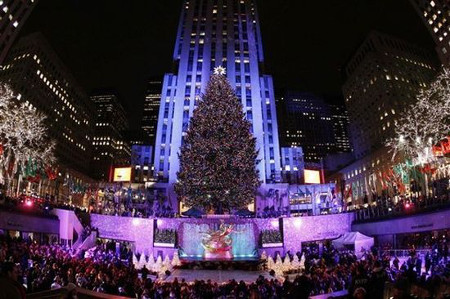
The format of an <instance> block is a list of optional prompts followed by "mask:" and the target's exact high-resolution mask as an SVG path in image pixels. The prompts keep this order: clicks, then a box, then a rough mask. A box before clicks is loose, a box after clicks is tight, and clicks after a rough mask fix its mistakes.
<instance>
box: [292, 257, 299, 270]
mask: <svg viewBox="0 0 450 299" xmlns="http://www.w3.org/2000/svg"><path fill="white" fill-rule="evenodd" d="M291 267H292V269H295V270H297V269H299V268H300V261H299V259H298V255H296V254H294V259H293V260H292V263H291Z"/></svg>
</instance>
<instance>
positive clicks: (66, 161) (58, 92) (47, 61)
mask: <svg viewBox="0 0 450 299" xmlns="http://www.w3.org/2000/svg"><path fill="white" fill-rule="evenodd" d="M0 80H2V81H3V82H6V83H8V84H10V86H11V88H12V89H13V90H14V91H15V92H16V93H19V94H20V100H21V101H26V102H28V103H29V104H30V105H32V106H33V107H35V108H37V109H38V111H41V112H43V113H44V114H45V115H46V116H47V119H46V123H47V125H48V126H49V135H50V137H52V138H53V139H55V140H56V156H57V158H58V162H59V164H60V166H61V168H62V167H67V168H69V169H71V170H75V171H77V172H80V173H82V174H84V175H86V176H88V175H89V174H90V168H89V166H90V164H91V163H90V161H91V159H92V135H93V127H92V123H93V121H92V119H93V115H94V106H93V105H92V103H91V102H90V101H89V97H88V96H87V94H86V93H85V92H84V90H83V89H82V88H81V86H80V85H79V84H78V83H77V81H76V80H75V78H74V77H73V76H72V74H71V73H70V72H69V70H68V69H67V67H66V66H65V65H64V63H63V62H62V61H61V60H60V59H59V57H58V55H57V54H56V53H55V51H54V50H53V49H52V48H51V46H50V45H49V44H48V42H47V41H46V40H45V38H44V37H43V35H42V34H40V33H34V34H31V35H28V36H26V37H23V38H21V39H20V40H19V41H18V42H17V44H16V45H14V47H13V48H12V49H11V51H10V53H9V55H8V57H7V58H6V60H5V64H4V66H3V69H2V71H1V72H0Z"/></svg>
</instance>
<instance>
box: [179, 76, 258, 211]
mask: <svg viewBox="0 0 450 299" xmlns="http://www.w3.org/2000/svg"><path fill="white" fill-rule="evenodd" d="M224 73H225V71H224V69H223V68H217V69H216V70H215V73H214V74H213V75H212V76H211V79H210V81H209V83H208V86H207V88H206V93H205V94H204V96H203V98H202V100H200V101H199V103H198V107H197V108H196V109H195V110H194V114H193V117H192V118H191V120H190V123H189V128H188V130H187V132H186V135H185V136H184V143H183V145H182V147H181V153H180V171H179V172H178V182H177V183H176V185H175V191H176V192H177V194H178V196H179V197H180V199H181V200H182V201H184V203H185V204H186V205H188V206H191V207H192V206H197V207H202V208H205V209H206V210H209V209H211V208H212V209H214V210H215V212H216V213H218V214H222V213H223V212H224V211H231V209H237V208H241V207H245V206H247V205H248V204H249V203H251V202H253V200H254V198H255V192H256V189H257V188H258V186H259V185H260V181H259V176H258V171H257V169H256V163H257V159H256V158H257V151H256V148H255V144H256V140H255V138H254V137H253V135H252V133H251V132H250V128H251V123H250V122H249V121H248V120H247V119H245V115H244V113H243V107H242V104H241V102H240V101H239V99H238V98H237V97H236V95H235V93H234V91H233V89H232V87H231V86H230V84H229V82H228V80H227V79H226V77H225V74H224Z"/></svg>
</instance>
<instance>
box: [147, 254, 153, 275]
mask: <svg viewBox="0 0 450 299" xmlns="http://www.w3.org/2000/svg"><path fill="white" fill-rule="evenodd" d="M154 264H155V259H154V258H153V253H151V254H150V256H149V257H148V261H147V266H146V267H147V269H148V270H150V271H151V270H152V269H153V265H154Z"/></svg>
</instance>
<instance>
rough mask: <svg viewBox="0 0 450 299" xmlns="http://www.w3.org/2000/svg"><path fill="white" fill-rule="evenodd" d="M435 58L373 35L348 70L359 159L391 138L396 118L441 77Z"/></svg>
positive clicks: (347, 85)
mask: <svg viewBox="0 0 450 299" xmlns="http://www.w3.org/2000/svg"><path fill="white" fill-rule="evenodd" d="M435 65H436V60H435V58H434V56H433V55H432V54H431V53H429V52H427V51H425V50H423V49H421V48H419V47H417V46H415V45H413V44H410V43H408V42H406V41H404V40H401V39H398V38H395V37H392V36H388V35H386V34H382V33H379V32H375V31H374V32H371V33H370V34H369V36H368V37H367V38H366V40H365V41H364V42H363V43H362V45H361V46H360V47H359V48H358V50H357V51H356V53H355V55H354V56H353V57H352V58H351V60H350V61H349V62H348V64H347V66H346V67H345V72H346V75H347V80H346V82H345V84H344V86H343V94H344V98H345V104H346V106H347V110H348V113H349V118H350V130H349V131H350V138H351V141H352V145H353V151H354V154H355V157H356V158H357V159H359V158H362V157H364V156H366V155H368V154H370V153H371V152H373V151H375V150H376V149H379V148H380V147H382V146H383V145H384V142H385V141H386V139H387V138H389V137H392V135H393V132H394V124H395V121H396V118H397V117H398V116H399V114H400V113H401V112H402V110H403V109H405V108H406V107H407V106H409V105H410V104H412V103H414V102H415V100H416V96H417V93H418V92H419V90H420V89H421V88H426V87H427V86H428V84H429V82H430V81H431V80H432V79H433V77H434V76H435V75H436V67H435Z"/></svg>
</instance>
